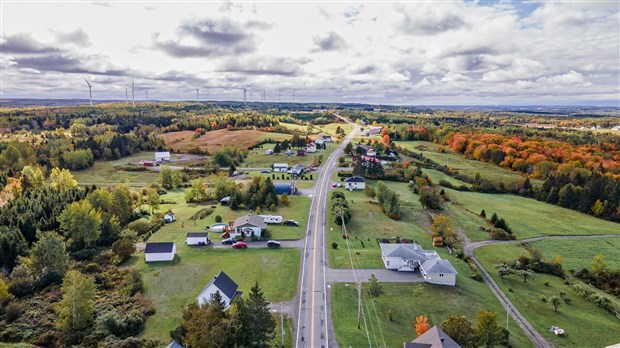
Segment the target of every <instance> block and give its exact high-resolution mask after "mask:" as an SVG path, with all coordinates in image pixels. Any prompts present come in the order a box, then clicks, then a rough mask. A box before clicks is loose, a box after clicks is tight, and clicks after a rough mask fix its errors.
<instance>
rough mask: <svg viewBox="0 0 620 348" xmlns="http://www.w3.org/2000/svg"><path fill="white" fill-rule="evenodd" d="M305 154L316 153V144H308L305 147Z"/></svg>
mask: <svg viewBox="0 0 620 348" xmlns="http://www.w3.org/2000/svg"><path fill="white" fill-rule="evenodd" d="M306 152H308V153H312V152H316V144H315V143H310V144H308V145H306Z"/></svg>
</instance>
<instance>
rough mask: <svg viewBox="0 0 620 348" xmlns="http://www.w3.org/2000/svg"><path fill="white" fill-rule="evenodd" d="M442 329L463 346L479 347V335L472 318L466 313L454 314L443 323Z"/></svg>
mask: <svg viewBox="0 0 620 348" xmlns="http://www.w3.org/2000/svg"><path fill="white" fill-rule="evenodd" d="M441 330H442V331H443V332H445V333H446V334H447V335H448V336H450V338H452V339H453V340H454V341H456V343H458V344H459V345H460V346H461V347H463V348H474V347H477V341H478V337H477V336H476V332H475V330H474V328H473V326H472V322H471V320H469V318H467V317H466V316H464V315H459V314H453V315H450V316H448V318H446V320H444V321H443V322H442V323H441Z"/></svg>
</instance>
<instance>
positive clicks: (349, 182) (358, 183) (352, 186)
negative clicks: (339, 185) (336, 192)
mask: <svg viewBox="0 0 620 348" xmlns="http://www.w3.org/2000/svg"><path fill="white" fill-rule="evenodd" d="M344 188H346V189H348V190H363V189H364V188H366V180H365V179H364V178H362V177H361V176H352V177H350V178H346V179H344Z"/></svg>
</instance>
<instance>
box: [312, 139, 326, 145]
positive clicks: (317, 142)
mask: <svg viewBox="0 0 620 348" xmlns="http://www.w3.org/2000/svg"><path fill="white" fill-rule="evenodd" d="M314 143H315V144H317V145H323V144H325V141H324V140H323V138H317V139H315V140H314Z"/></svg>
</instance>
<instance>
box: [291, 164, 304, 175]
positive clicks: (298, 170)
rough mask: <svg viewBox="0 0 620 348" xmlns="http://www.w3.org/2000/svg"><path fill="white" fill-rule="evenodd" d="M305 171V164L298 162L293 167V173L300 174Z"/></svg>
mask: <svg viewBox="0 0 620 348" xmlns="http://www.w3.org/2000/svg"><path fill="white" fill-rule="evenodd" d="M303 173H304V166H302V165H301V164H296V165H294V166H293V168H291V174H293V175H295V176H298V175H301V174H303Z"/></svg>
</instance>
